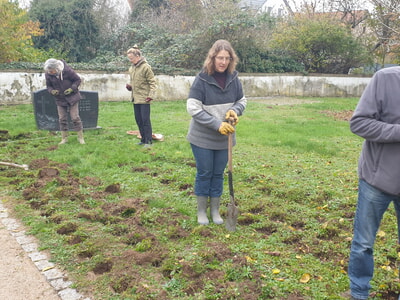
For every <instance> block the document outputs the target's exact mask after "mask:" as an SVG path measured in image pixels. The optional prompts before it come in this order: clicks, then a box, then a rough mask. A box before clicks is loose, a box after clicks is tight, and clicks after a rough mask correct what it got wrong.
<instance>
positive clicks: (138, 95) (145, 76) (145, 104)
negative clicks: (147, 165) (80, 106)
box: [126, 45, 157, 147]
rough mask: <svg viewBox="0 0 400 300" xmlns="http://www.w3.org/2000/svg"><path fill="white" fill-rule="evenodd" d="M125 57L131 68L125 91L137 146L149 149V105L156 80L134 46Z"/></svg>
mask: <svg viewBox="0 0 400 300" xmlns="http://www.w3.org/2000/svg"><path fill="white" fill-rule="evenodd" d="M127 56H128V59H129V61H130V62H131V63H132V66H131V67H130V68H129V77H130V82H129V83H127V84H126V89H127V90H128V91H131V97H132V102H133V110H134V114H135V121H136V124H137V126H138V127H139V132H140V135H141V140H140V142H139V143H138V144H139V145H143V146H144V147H150V146H151V144H152V142H153V129H152V126H151V120H150V104H151V102H152V101H153V99H154V96H155V93H156V88H157V85H156V80H155V77H154V73H153V71H152V69H151V66H150V65H149V64H148V63H147V61H146V58H145V57H143V56H142V53H141V51H140V50H139V48H138V47H137V46H136V45H135V46H133V47H132V48H130V49H129V50H128V51H127Z"/></svg>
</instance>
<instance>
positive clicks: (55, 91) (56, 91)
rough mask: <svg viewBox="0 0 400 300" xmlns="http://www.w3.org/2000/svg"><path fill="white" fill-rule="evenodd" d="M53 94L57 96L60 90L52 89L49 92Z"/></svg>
mask: <svg viewBox="0 0 400 300" xmlns="http://www.w3.org/2000/svg"><path fill="white" fill-rule="evenodd" d="M50 93H51V94H52V95H53V96H57V95H58V94H59V93H60V92H59V91H58V90H52V91H51V92H50Z"/></svg>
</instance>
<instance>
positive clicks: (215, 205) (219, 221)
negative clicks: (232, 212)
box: [210, 197, 224, 225]
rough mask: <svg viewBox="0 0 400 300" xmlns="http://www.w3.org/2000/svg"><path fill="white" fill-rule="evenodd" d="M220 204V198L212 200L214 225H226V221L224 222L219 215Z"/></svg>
mask: <svg viewBox="0 0 400 300" xmlns="http://www.w3.org/2000/svg"><path fill="white" fill-rule="evenodd" d="M220 202H221V198H220V197H215V198H214V197H213V198H210V206H211V218H212V220H213V222H214V224H217V225H219V224H222V223H224V220H222V218H221V216H220V215H219V204H220Z"/></svg>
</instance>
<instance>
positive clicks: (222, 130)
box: [218, 122, 235, 135]
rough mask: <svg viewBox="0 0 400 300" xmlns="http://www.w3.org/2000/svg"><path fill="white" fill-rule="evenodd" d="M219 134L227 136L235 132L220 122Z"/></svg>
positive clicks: (227, 124) (226, 124) (228, 125)
mask: <svg viewBox="0 0 400 300" xmlns="http://www.w3.org/2000/svg"><path fill="white" fill-rule="evenodd" d="M218 131H219V133H221V134H224V135H228V134H229V133H233V132H235V128H233V126H232V125H230V124H229V123H227V122H222V124H221V126H219V129H218Z"/></svg>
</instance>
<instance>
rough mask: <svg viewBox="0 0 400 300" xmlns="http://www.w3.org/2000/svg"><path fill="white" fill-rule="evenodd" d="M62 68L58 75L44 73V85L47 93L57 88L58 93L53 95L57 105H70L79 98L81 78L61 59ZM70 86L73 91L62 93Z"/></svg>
mask: <svg viewBox="0 0 400 300" xmlns="http://www.w3.org/2000/svg"><path fill="white" fill-rule="evenodd" d="M61 61H62V62H63V64H64V70H63V71H62V72H61V74H60V75H59V76H54V75H50V74H47V73H46V74H45V77H46V87H47V90H48V92H49V93H51V91H53V90H58V91H59V94H58V95H57V96H54V97H55V98H56V103H57V105H59V106H70V105H74V104H75V103H77V102H78V101H79V100H80V99H81V94H80V93H79V85H80V84H81V78H80V77H79V76H78V74H76V72H75V71H74V70H73V69H72V68H71V67H70V66H69V65H67V63H66V62H65V61H63V60H61ZM69 88H71V89H72V90H73V91H74V92H73V93H71V94H69V95H67V96H66V95H64V91H65V90H67V89H69Z"/></svg>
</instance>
